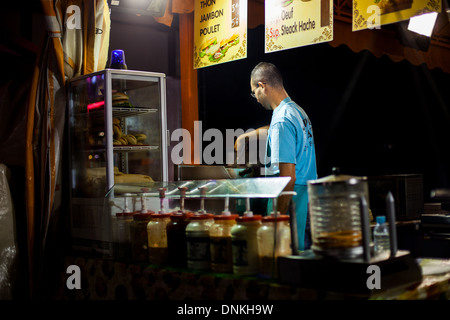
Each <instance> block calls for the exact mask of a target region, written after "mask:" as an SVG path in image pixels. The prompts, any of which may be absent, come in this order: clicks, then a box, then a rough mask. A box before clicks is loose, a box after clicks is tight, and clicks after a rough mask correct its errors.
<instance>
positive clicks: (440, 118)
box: [198, 26, 450, 201]
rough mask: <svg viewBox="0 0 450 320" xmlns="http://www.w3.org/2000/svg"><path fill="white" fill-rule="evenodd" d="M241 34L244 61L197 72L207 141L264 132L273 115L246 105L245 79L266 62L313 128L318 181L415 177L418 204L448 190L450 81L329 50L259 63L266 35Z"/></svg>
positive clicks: (314, 48) (258, 31)
mask: <svg viewBox="0 0 450 320" xmlns="http://www.w3.org/2000/svg"><path fill="white" fill-rule="evenodd" d="M248 33H249V34H248V49H247V50H248V53H247V58H246V59H242V60H238V61H234V62H231V63H224V64H221V65H216V66H210V67H206V68H202V69H199V70H198V83H199V119H200V120H202V125H203V130H204V131H205V130H207V129H209V128H217V129H220V130H223V132H225V131H224V130H225V129H227V128H229V129H237V128H242V129H244V130H246V129H249V128H257V127H259V126H262V125H265V124H268V123H269V121H270V117H271V112H270V111H266V110H264V109H263V108H262V107H261V106H260V105H259V104H258V103H257V101H256V100H255V99H253V98H252V97H251V96H250V90H251V89H250V72H251V70H252V69H253V67H254V66H255V65H256V64H257V63H258V62H260V61H268V62H272V63H274V64H275V65H277V66H278V68H279V69H280V71H281V73H282V75H283V77H284V82H285V88H286V90H287V92H288V94H289V95H290V97H291V98H292V99H293V100H294V101H296V102H297V103H298V104H299V105H300V106H301V107H302V108H303V109H304V110H305V111H306V112H307V114H308V115H309V117H310V119H311V122H312V125H313V131H314V138H315V143H316V153H317V169H318V175H319V177H322V176H326V175H329V174H331V169H332V167H334V166H336V167H339V168H340V170H341V173H345V174H351V175H358V176H362V175H366V176H370V175H385V174H410V173H420V174H423V180H424V193H425V194H424V200H425V201H429V200H430V192H431V190H433V189H434V188H442V187H447V188H448V187H449V175H450V171H449V169H450V161H449V148H450V139H449V138H450V117H449V112H450V110H449V109H450V108H449V106H450V94H449V88H450V75H449V74H447V73H444V72H442V70H441V69H433V70H429V69H428V68H427V66H426V65H420V66H414V65H412V64H410V63H409V62H408V61H406V60H404V61H402V62H393V61H392V60H391V59H390V58H389V57H387V56H382V57H381V58H377V57H375V56H374V55H373V54H372V53H370V52H369V51H366V50H364V51H361V52H359V53H354V52H353V51H351V50H350V49H349V48H348V47H347V46H344V45H341V46H339V47H337V48H333V47H332V46H331V45H330V44H328V43H322V44H316V45H310V46H305V47H299V48H295V49H289V50H284V51H280V52H275V53H270V54H265V53H264V27H263V26H260V27H257V28H255V29H249V31H248ZM206 144H208V142H207V143H206Z"/></svg>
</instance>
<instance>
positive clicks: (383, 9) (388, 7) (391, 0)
mask: <svg viewBox="0 0 450 320" xmlns="http://www.w3.org/2000/svg"><path fill="white" fill-rule="evenodd" d="M412 3H413V0H375V4H376V5H378V7H379V8H380V13H381V14H387V13H391V12H395V11H401V10H405V9H409V8H411V6H412Z"/></svg>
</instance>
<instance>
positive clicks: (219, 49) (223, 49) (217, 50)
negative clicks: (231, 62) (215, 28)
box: [199, 33, 239, 62]
mask: <svg viewBox="0 0 450 320" xmlns="http://www.w3.org/2000/svg"><path fill="white" fill-rule="evenodd" d="M238 43H239V35H238V34H236V33H235V34H233V35H232V36H231V37H229V38H226V39H223V40H222V41H220V44H219V43H217V39H216V37H212V38H209V39H208V40H206V41H205V43H204V44H203V45H202V46H201V47H200V51H199V56H200V58H203V57H205V56H207V57H208V59H209V61H211V62H217V61H219V60H221V59H222V58H223V57H224V56H225V54H226V53H227V51H228V49H229V48H230V47H232V46H234V45H237V44H238Z"/></svg>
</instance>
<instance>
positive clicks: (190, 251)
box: [186, 213, 214, 271]
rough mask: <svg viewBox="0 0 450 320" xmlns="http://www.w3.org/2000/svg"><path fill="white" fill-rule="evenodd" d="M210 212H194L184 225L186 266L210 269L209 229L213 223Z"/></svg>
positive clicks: (204, 269)
mask: <svg viewBox="0 0 450 320" xmlns="http://www.w3.org/2000/svg"><path fill="white" fill-rule="evenodd" d="M213 217H214V215H213V214H211V213H203V214H195V215H193V216H191V217H190V222H189V224H188V225H187V226H186V249H187V267H188V268H190V269H195V270H203V271H207V270H210V269H211V250H210V245H209V229H210V227H211V225H212V224H213V223H214V219H213Z"/></svg>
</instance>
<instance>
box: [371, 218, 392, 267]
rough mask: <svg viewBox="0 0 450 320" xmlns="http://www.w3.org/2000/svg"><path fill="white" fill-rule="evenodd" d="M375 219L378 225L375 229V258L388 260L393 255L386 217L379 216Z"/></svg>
mask: <svg viewBox="0 0 450 320" xmlns="http://www.w3.org/2000/svg"><path fill="white" fill-rule="evenodd" d="M375 219H376V220H375V221H376V225H375V227H374V229H373V242H374V251H375V257H377V258H381V259H387V258H388V257H389V255H390V253H391V247H390V238H389V228H388V225H387V223H386V217H385V216H377V217H376V218H375Z"/></svg>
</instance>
